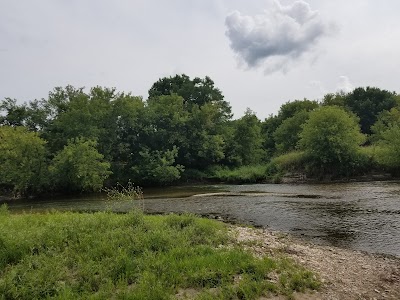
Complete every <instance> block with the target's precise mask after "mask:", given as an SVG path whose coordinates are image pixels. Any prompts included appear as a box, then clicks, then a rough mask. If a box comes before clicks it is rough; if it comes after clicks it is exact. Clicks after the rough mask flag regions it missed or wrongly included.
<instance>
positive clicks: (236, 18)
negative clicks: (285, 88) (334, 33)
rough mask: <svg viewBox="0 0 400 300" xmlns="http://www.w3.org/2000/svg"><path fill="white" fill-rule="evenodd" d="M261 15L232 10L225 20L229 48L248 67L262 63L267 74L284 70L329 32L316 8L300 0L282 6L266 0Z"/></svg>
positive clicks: (275, 0)
mask: <svg viewBox="0 0 400 300" xmlns="http://www.w3.org/2000/svg"><path fill="white" fill-rule="evenodd" d="M269 3H270V5H269V7H268V9H266V10H265V11H264V13H263V14H260V15H256V16H246V15H243V14H242V13H240V12H239V11H234V12H233V13H231V14H230V15H228V16H227V17H226V19H225V25H226V27H227V31H226V35H227V36H228V38H229V40H230V43H231V44H230V45H231V48H232V50H233V51H234V52H235V53H236V54H237V55H238V57H239V60H240V61H241V62H244V63H245V64H247V66H248V67H249V68H253V67H258V66H260V65H263V67H264V68H265V71H266V73H270V72H274V71H277V70H282V71H284V72H285V71H287V70H288V68H289V66H290V64H291V63H292V62H293V61H295V60H296V59H297V58H299V57H300V56H301V55H303V54H305V53H307V52H310V51H311V50H312V48H313V47H314V46H315V45H316V43H317V42H318V40H319V39H320V38H321V37H323V36H325V35H327V34H329V33H330V32H331V28H332V27H331V26H330V25H329V24H328V23H326V22H324V21H323V20H322V19H321V18H320V17H319V15H318V12H317V11H314V10H312V9H311V7H310V5H309V4H308V3H307V2H305V1H302V0H299V1H296V2H294V3H293V4H292V5H288V6H283V5H282V4H281V3H280V2H279V1H278V0H272V1H270V2H269Z"/></svg>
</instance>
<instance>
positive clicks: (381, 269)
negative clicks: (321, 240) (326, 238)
mask: <svg viewBox="0 0 400 300" xmlns="http://www.w3.org/2000/svg"><path fill="white" fill-rule="evenodd" d="M231 232H232V234H235V236H236V237H237V240H238V241H239V242H240V243H242V244H243V245H244V246H245V247H247V248H249V249H251V250H252V251H253V252H254V253H255V254H256V255H260V256H261V255H265V254H267V255H272V256H276V255H282V253H284V254H285V255H287V256H289V257H291V258H293V259H294V260H295V261H296V262H298V263H299V264H301V265H303V266H305V267H307V268H308V269H310V270H312V271H313V272H315V273H316V274H318V276H319V278H320V280H321V282H322V288H321V289H320V290H319V291H318V292H314V293H312V294H307V295H305V294H295V295H294V299H297V300H302V299H329V300H334V299H335V300H336V299H338V300H339V299H340V300H350V299H371V300H372V299H396V300H398V299H400V259H398V258H395V257H384V256H379V255H373V254H367V253H363V252H360V251H352V250H347V249H341V248H336V247H329V246H319V245H314V244H311V243H309V242H306V241H303V240H300V239H297V238H294V237H292V236H289V235H283V234H280V233H276V232H272V231H269V230H266V229H253V228H247V227H238V226H232V227H231ZM263 299H266V298H263ZM270 299H280V298H270Z"/></svg>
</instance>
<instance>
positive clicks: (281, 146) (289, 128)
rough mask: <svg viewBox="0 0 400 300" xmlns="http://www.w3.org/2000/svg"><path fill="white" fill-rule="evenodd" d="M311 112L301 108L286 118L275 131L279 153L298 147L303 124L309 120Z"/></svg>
mask: <svg viewBox="0 0 400 300" xmlns="http://www.w3.org/2000/svg"><path fill="white" fill-rule="evenodd" d="M308 117H309V112H307V111H305V110H301V111H299V112H297V113H295V114H294V115H293V117H289V118H287V119H285V120H284V121H283V122H282V123H281V125H279V127H278V128H277V129H276V130H275V132H274V140H275V143H276V150H277V153H286V152H289V151H293V150H295V149H296V146H297V144H298V142H299V140H300V136H299V134H300V132H301V131H302V130H303V127H302V125H303V124H304V123H305V122H306V121H307V120H308Z"/></svg>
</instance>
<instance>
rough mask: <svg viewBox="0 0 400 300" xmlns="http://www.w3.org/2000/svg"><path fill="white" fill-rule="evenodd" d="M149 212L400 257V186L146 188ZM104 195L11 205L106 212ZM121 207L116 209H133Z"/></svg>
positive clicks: (22, 208) (24, 208)
mask: <svg viewBox="0 0 400 300" xmlns="http://www.w3.org/2000/svg"><path fill="white" fill-rule="evenodd" d="M143 192H144V196H145V198H144V207H145V210H146V212H148V213H168V212H192V213H196V214H200V215H214V216H222V217H223V218H228V219H231V220H236V221H237V222H242V223H246V224H252V225H256V226H263V227H267V228H270V229H272V230H279V231H283V232H288V233H291V234H293V235H296V236H301V237H304V238H307V239H310V240H311V241H313V242H315V243H320V244H327V245H333V246H339V247H345V248H351V249H358V250H363V251H368V252H373V253H384V254H391V255H396V256H399V257H400V183H399V182H367V183H335V184H301V185H296V184H279V185H276V184H257V185H215V186H189V187H188V186H185V187H174V188H162V189H144V191H143ZM106 202H107V201H106V197H105V195H100V196H99V195H94V196H81V197H74V198H65V197H64V198H50V199H39V200H24V201H20V200H18V201H12V202H8V205H9V208H10V210H11V211H13V212H21V211H43V210H48V209H57V210H79V211H82V210H89V211H93V210H102V209H105V208H106V207H107V204H106ZM129 205H130V204H129V203H124V204H117V205H116V206H115V207H116V209H117V210H127V209H129Z"/></svg>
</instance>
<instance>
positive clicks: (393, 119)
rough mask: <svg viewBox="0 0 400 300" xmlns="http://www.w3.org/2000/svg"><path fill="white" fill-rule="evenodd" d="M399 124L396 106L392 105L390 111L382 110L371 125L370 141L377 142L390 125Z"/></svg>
mask: <svg viewBox="0 0 400 300" xmlns="http://www.w3.org/2000/svg"><path fill="white" fill-rule="evenodd" d="M396 124H400V110H399V108H397V107H393V108H392V109H391V110H390V111H387V110H384V111H382V112H381V113H380V114H379V116H378V119H377V121H376V122H375V124H374V125H372V126H371V131H372V133H373V134H372V137H371V139H372V141H374V142H377V141H379V140H381V139H384V137H383V134H384V132H385V131H386V130H388V129H389V128H390V127H393V126H395V125H396Z"/></svg>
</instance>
